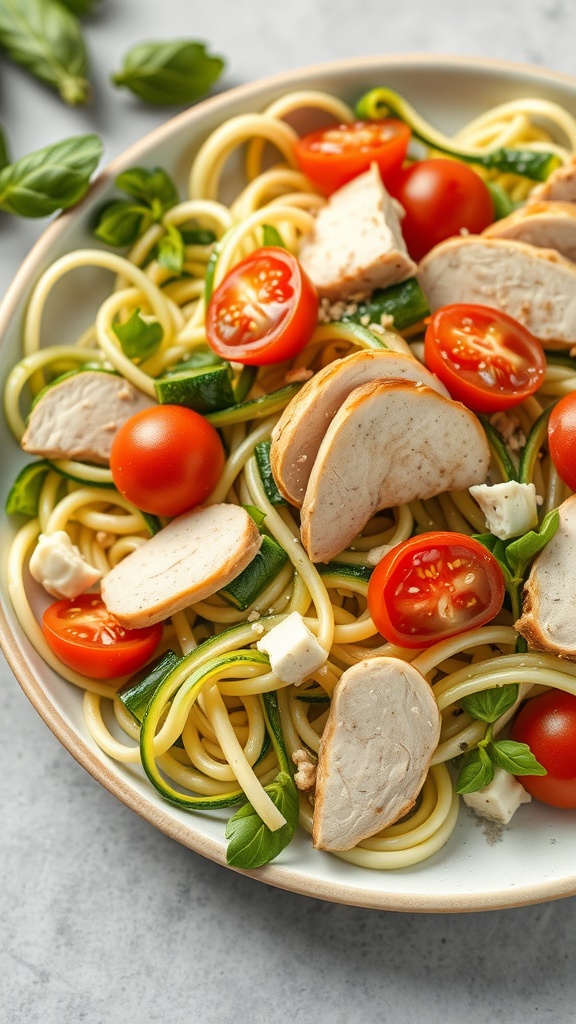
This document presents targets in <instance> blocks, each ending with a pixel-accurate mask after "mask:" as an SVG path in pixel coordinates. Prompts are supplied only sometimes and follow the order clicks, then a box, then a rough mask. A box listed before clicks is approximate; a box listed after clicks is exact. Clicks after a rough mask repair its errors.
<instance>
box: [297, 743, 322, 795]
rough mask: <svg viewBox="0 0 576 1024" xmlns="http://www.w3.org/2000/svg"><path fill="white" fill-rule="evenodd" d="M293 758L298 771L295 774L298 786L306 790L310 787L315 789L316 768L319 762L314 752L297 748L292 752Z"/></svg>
mask: <svg viewBox="0 0 576 1024" xmlns="http://www.w3.org/2000/svg"><path fill="white" fill-rule="evenodd" d="M292 760H293V762H294V764H295V765H296V767H297V768H298V771H297V772H296V773H295V775H294V782H295V783H296V788H297V789H301V790H302V791H303V792H306V790H308V789H313V788H314V786H315V785H316V768H317V762H316V759H315V757H314V755H313V754H311V753H310V751H309V750H295V751H294V753H293V754H292Z"/></svg>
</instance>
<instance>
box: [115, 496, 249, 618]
mask: <svg viewBox="0 0 576 1024" xmlns="http://www.w3.org/2000/svg"><path fill="white" fill-rule="evenodd" d="M261 543H262V537H261V535H260V533H259V531H258V527H257V526H256V523H255V522H254V520H253V519H252V518H251V517H250V516H249V515H248V513H247V512H246V510H245V509H243V508H241V507H240V506H239V505H209V506H207V507H206V508H196V509H193V510H192V511H191V512H186V513H185V514H184V515H182V516H178V518H177V519H173V520H172V522H171V523H169V524H168V526H165V527H164V529H163V530H160V532H159V533H156V534H155V535H154V536H153V537H151V538H150V540H149V541H147V542H146V544H143V545H142V547H139V548H137V549H136V550H135V551H133V552H132V553H131V554H130V555H128V556H127V557H126V558H124V559H123V561H121V562H119V563H118V565H116V566H115V567H114V568H113V569H111V570H110V572H109V573H107V574H106V576H105V577H104V579H103V580H102V600H103V601H104V604H105V605H106V607H107V608H108V611H110V612H112V614H113V615H115V616H116V618H117V619H118V621H119V622H121V623H122V624H123V625H124V626H130V627H139V626H150V625H152V624H153V623H154V622H161V621H162V620H163V619H166V618H168V616H170V615H174V613H175V612H179V611H181V610H182V608H186V607H187V606H188V605H190V604H195V603H196V602H197V601H203V600H204V598H206V597H209V596H210V594H215V593H216V591H217V590H220V589H221V588H222V587H224V586H226V584H227V583H230V581H231V580H233V579H235V578H236V576H238V575H239V574H240V573H241V572H242V570H243V569H245V568H246V566H247V565H248V564H249V562H251V561H252V559H253V558H254V556H255V555H256V554H257V552H258V550H259V548H260V544H261Z"/></svg>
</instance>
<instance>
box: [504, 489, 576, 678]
mask: <svg viewBox="0 0 576 1024" xmlns="http://www.w3.org/2000/svg"><path fill="white" fill-rule="evenodd" d="M559 514H560V525H559V526H558V529H557V531H556V533H555V534H554V536H553V537H552V540H550V541H549V542H548V544H547V545H546V547H545V548H544V549H543V551H541V552H540V554H539V555H538V556H537V557H536V558H535V560H534V564H533V565H532V569H531V570H530V576H529V577H528V582H527V584H526V586H525V588H524V602H523V608H522V616H521V617H520V618H519V619H518V621H517V622H516V624H515V625H516V629H517V630H518V632H519V633H521V634H522V636H523V637H524V638H525V640H526V641H527V642H528V644H529V646H530V647H531V648H533V650H536V651H551V652H552V653H553V654H557V655H558V656H559V657H560V658H568V659H569V660H570V661H576V587H575V586H574V581H573V580H572V572H573V571H574V570H573V567H574V565H576V495H573V496H572V497H571V498H568V499H567V500H566V501H564V502H562V504H561V505H560V508H559Z"/></svg>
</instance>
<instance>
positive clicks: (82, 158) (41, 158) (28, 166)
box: [0, 135, 102, 217]
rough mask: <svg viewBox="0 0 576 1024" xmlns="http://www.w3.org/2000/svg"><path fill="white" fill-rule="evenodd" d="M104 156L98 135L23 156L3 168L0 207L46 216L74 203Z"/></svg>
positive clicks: (29, 215) (35, 215) (0, 180)
mask: <svg viewBox="0 0 576 1024" xmlns="http://www.w3.org/2000/svg"><path fill="white" fill-rule="evenodd" d="M101 156H102V142H101V141H100V139H99V138H98V136H97V135H75V136H73V137H72V138H70V139H64V141H63V142H56V143H55V144H54V145H52V146H45V147H44V148H43V149H38V150H36V151H35V152H34V153H29V154H28V155H27V156H23V157H21V159H20V160H17V161H16V162H15V163H13V164H7V165H6V166H5V167H4V168H3V169H2V170H0V210H5V211H6V213H15V214H19V215H20V216H21V217H47V216H48V215H49V214H51V213H54V212H55V211H56V210H65V209H67V208H68V207H69V206H74V204H75V203H77V202H78V201H79V200H80V199H81V198H82V196H83V195H84V194H85V192H86V191H87V189H88V185H89V184H90V177H91V175H92V173H93V172H94V171H95V170H96V167H97V166H98V163H99V161H100V157H101Z"/></svg>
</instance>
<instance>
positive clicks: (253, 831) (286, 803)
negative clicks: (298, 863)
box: [226, 771, 299, 868]
mask: <svg viewBox="0 0 576 1024" xmlns="http://www.w3.org/2000/svg"><path fill="white" fill-rule="evenodd" d="M264 788H265V791H266V793H268V794H269V796H270V798H271V800H272V802H273V803H274V804H275V805H276V807H277V808H278V810H279V811H280V812H281V813H282V814H283V815H284V817H285V818H286V824H285V825H282V827H281V828H279V829H277V830H276V831H275V832H272V831H271V830H270V829H269V828H268V826H267V825H265V824H264V822H263V821H262V819H261V817H260V815H259V814H257V813H256V811H255V810H254V808H253V807H252V804H250V803H246V804H244V805H243V806H242V807H241V808H240V810H238V811H236V814H234V815H233V817H232V818H230V820H229V821H228V824H227V825H226V839H229V840H230V842H229V843H228V848H227V850H226V861H227V863H228V864H230V865H232V866H233V867H236V868H259V867H261V866H262V865H263V864H268V863H269V862H270V861H271V860H274V858H275V857H277V856H278V854H279V853H281V852H282V850H283V849H284V848H285V847H286V846H288V843H289V842H290V841H291V839H292V837H293V835H294V832H295V831H296V826H297V824H298V812H299V801H298V790H297V789H296V786H295V784H294V780H293V779H292V776H291V775H290V774H289V773H288V772H285V771H281V772H279V773H278V775H277V776H276V778H275V779H274V781H273V782H271V783H270V785H269V786H265V787H264Z"/></svg>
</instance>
